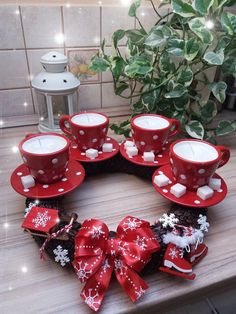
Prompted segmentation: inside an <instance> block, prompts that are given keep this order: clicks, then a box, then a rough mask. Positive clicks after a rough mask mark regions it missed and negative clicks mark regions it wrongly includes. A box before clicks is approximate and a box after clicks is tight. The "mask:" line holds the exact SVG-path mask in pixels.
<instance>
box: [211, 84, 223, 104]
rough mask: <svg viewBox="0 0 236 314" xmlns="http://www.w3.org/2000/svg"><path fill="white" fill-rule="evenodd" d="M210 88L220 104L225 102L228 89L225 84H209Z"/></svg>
mask: <svg viewBox="0 0 236 314" xmlns="http://www.w3.org/2000/svg"><path fill="white" fill-rule="evenodd" d="M208 87H209V89H210V90H211V91H212V93H213V95H214V96H215V98H216V99H217V100H218V101H219V102H221V103H223V102H224V101H225V91H226V89H227V84H226V83H225V82H223V81H220V82H214V83H211V84H209V85H208Z"/></svg>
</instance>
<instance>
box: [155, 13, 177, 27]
mask: <svg viewBox="0 0 236 314" xmlns="http://www.w3.org/2000/svg"><path fill="white" fill-rule="evenodd" d="M171 14H173V12H168V13H166V14H165V15H163V16H162V17H161V18H160V19H159V20H158V21H157V22H156V24H155V25H158V24H159V23H160V22H161V21H162V20H164V19H165V18H166V17H168V16H169V15H171Z"/></svg>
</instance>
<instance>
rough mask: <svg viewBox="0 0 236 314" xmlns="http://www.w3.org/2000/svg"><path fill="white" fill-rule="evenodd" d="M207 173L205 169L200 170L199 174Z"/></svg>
mask: <svg viewBox="0 0 236 314" xmlns="http://www.w3.org/2000/svg"><path fill="white" fill-rule="evenodd" d="M205 172H206V170H205V169H199V170H198V173H200V174H203V173H205Z"/></svg>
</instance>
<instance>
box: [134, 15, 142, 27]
mask: <svg viewBox="0 0 236 314" xmlns="http://www.w3.org/2000/svg"><path fill="white" fill-rule="evenodd" d="M135 18H136V20H137V21H138V23H139V26H140V27H141V28H142V29H144V27H143V25H142V23H141V21H140V19H139V18H138V17H137V15H135Z"/></svg>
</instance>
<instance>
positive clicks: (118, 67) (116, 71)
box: [111, 57, 125, 80]
mask: <svg viewBox="0 0 236 314" xmlns="http://www.w3.org/2000/svg"><path fill="white" fill-rule="evenodd" d="M124 67H125V62H124V60H123V59H122V58H121V57H113V58H112V60H111V71H112V74H113V76H114V77H115V79H117V80H118V79H119V77H120V76H121V74H122V73H123V70H124Z"/></svg>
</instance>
